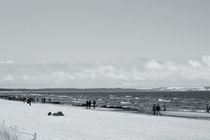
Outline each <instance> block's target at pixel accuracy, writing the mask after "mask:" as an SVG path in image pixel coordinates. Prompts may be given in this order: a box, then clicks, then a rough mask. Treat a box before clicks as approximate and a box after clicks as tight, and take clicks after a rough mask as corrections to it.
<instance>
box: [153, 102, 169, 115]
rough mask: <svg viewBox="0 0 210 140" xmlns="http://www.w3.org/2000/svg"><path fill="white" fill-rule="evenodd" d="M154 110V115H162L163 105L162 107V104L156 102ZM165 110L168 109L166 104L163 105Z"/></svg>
mask: <svg viewBox="0 0 210 140" xmlns="http://www.w3.org/2000/svg"><path fill="white" fill-rule="evenodd" d="M152 111H153V115H154V116H158V115H159V116H160V115H161V113H160V111H161V107H160V105H159V104H157V105H156V104H154V105H153V107H152ZM163 111H166V105H163Z"/></svg>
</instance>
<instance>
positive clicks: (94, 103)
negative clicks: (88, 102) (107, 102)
mask: <svg viewBox="0 0 210 140" xmlns="http://www.w3.org/2000/svg"><path fill="white" fill-rule="evenodd" d="M93 107H94V109H95V108H96V101H95V100H94V101H93Z"/></svg>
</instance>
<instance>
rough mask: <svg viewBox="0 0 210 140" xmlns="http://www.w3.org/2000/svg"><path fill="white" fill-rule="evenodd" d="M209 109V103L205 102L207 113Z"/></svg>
mask: <svg viewBox="0 0 210 140" xmlns="http://www.w3.org/2000/svg"><path fill="white" fill-rule="evenodd" d="M209 110H210V107H209V105H208V104H207V105H206V112H207V113H209Z"/></svg>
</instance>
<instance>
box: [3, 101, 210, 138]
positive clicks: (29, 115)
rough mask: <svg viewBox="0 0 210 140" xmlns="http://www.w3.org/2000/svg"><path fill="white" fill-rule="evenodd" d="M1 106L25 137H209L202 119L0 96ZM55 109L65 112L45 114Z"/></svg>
mask: <svg viewBox="0 0 210 140" xmlns="http://www.w3.org/2000/svg"><path fill="white" fill-rule="evenodd" d="M0 110H1V115H0V121H4V122H5V124H6V125H8V126H17V128H18V129H19V131H20V132H21V135H23V136H25V137H27V138H28V139H32V138H33V135H34V133H36V134H37V140H91V139H100V140H103V139H104V140H105V139H106V140H107V139H112V140H119V139H121V140H128V139H129V140H154V139H156V140H198V139H199V140H210V133H209V128H210V121H209V120H204V119H188V118H179V117H167V116H152V115H146V114H134V113H126V112H114V111H107V110H105V109H95V110H94V109H86V108H82V107H72V106H64V105H52V104H39V103H37V104H32V106H28V105H26V104H24V103H23V102H15V101H7V100H0ZM58 111H62V112H63V113H64V115H65V116H63V117H62V116H47V113H48V112H58ZM203 114H205V113H203ZM207 115H209V116H210V114H207ZM205 116H206V114H205Z"/></svg>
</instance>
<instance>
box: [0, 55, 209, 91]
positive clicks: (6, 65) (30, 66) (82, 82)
mask: <svg viewBox="0 0 210 140" xmlns="http://www.w3.org/2000/svg"><path fill="white" fill-rule="evenodd" d="M209 83H210V56H207V55H204V56H203V57H202V58H201V59H200V60H192V59H189V60H187V61H186V62H185V63H177V62H172V61H158V60H155V59H143V58H141V59H140V58H139V59H135V60H132V61H122V60H121V61H115V62H112V63H107V62H104V63H103V62H97V63H77V64H75V63H47V62H46V63H22V64H20V63H14V62H13V61H0V86H1V87H9V88H53V87H54V88H117V87H121V88H148V87H165V86H209Z"/></svg>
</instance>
